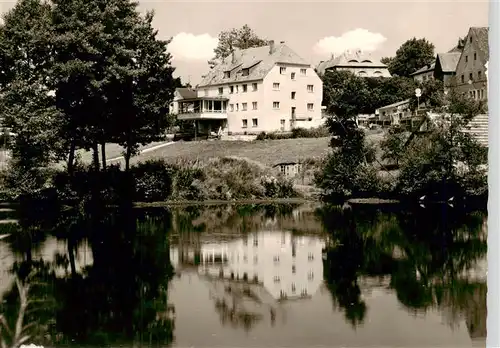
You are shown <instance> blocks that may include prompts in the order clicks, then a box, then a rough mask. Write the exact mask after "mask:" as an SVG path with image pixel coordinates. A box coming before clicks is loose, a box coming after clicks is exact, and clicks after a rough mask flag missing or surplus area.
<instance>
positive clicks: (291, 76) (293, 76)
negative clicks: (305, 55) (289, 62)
mask: <svg viewBox="0 0 500 348" xmlns="http://www.w3.org/2000/svg"><path fill="white" fill-rule="evenodd" d="M290 78H291V79H292V80H295V73H294V72H293V73H291V74H290Z"/></svg>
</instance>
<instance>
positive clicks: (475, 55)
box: [474, 52, 477, 60]
mask: <svg viewBox="0 0 500 348" xmlns="http://www.w3.org/2000/svg"><path fill="white" fill-rule="evenodd" d="M474 60H477V53H476V52H474Z"/></svg>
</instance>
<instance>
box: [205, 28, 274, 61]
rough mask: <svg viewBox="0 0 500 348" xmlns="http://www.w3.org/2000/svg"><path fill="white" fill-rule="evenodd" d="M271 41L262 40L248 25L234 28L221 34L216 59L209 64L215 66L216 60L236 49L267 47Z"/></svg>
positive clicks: (215, 51) (216, 49) (215, 50)
mask: <svg viewBox="0 0 500 348" xmlns="http://www.w3.org/2000/svg"><path fill="white" fill-rule="evenodd" d="M268 44H269V40H266V39H263V38H260V37H259V36H258V35H257V34H256V33H255V32H254V30H253V29H252V28H250V27H249V26H248V25H247V24H245V25H243V26H242V27H241V28H232V29H230V30H224V31H221V32H220V33H219V36H218V43H217V47H216V48H215V49H214V53H215V57H214V58H213V60H212V61H210V62H209V64H211V65H213V63H214V61H215V60H220V59H222V58H225V57H227V56H229V55H230V54H231V52H232V51H233V50H235V49H241V50H244V49H247V48H253V47H260V46H266V45H268Z"/></svg>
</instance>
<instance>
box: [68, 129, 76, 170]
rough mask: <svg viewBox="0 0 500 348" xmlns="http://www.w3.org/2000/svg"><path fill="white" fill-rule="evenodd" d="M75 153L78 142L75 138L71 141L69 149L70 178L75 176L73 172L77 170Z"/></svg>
mask: <svg viewBox="0 0 500 348" xmlns="http://www.w3.org/2000/svg"><path fill="white" fill-rule="evenodd" d="M75 151H76V140H75V139H74V138H73V139H72V140H71V145H70V148H69V156H68V174H69V175H70V176H72V175H73V171H74V169H75V163H74V162H75Z"/></svg>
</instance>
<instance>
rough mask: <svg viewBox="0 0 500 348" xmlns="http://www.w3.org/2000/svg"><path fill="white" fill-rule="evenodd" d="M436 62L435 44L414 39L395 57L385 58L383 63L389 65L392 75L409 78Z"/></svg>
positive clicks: (397, 52)
mask: <svg viewBox="0 0 500 348" xmlns="http://www.w3.org/2000/svg"><path fill="white" fill-rule="evenodd" d="M434 60H435V56H434V44H432V43H431V42H429V41H427V40H426V39H425V38H422V39H417V38H412V39H410V40H408V41H406V42H405V43H403V44H402V45H401V47H399V49H398V50H397V51H396V56H395V57H392V58H387V57H385V58H382V60H381V61H382V62H383V63H384V64H388V65H389V72H390V73H391V74H392V75H398V76H406V77H408V76H410V74H412V73H414V72H415V71H417V70H418V69H420V68H422V67H424V66H426V65H428V64H431V63H432V62H434Z"/></svg>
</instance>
